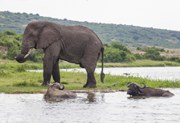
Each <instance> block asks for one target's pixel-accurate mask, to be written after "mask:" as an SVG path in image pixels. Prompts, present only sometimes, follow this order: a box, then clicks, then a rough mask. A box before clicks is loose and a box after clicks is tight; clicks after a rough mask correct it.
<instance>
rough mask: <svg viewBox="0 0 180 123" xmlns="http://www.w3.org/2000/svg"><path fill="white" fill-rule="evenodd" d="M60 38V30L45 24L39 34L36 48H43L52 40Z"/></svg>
mask: <svg viewBox="0 0 180 123" xmlns="http://www.w3.org/2000/svg"><path fill="white" fill-rule="evenodd" d="M58 40H60V32H58V31H57V30H56V29H54V28H53V27H50V26H46V27H44V28H43V30H42V31H41V32H40V34H39V38H38V41H37V44H36V48H39V49H45V48H47V47H48V46H49V45H51V44H52V43H53V42H56V41H58Z"/></svg>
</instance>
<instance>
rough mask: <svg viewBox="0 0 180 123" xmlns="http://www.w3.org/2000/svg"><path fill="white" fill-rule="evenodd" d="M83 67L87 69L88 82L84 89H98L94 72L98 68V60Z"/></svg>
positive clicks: (87, 62)
mask: <svg viewBox="0 0 180 123" xmlns="http://www.w3.org/2000/svg"><path fill="white" fill-rule="evenodd" d="M90 59H91V60H92V58H90ZM83 66H85V69H86V72H87V82H86V84H85V85H84V86H83V87H84V88H96V79H95V76H94V71H95V68H96V60H94V61H90V60H87V61H86V62H85V64H84V65H83Z"/></svg>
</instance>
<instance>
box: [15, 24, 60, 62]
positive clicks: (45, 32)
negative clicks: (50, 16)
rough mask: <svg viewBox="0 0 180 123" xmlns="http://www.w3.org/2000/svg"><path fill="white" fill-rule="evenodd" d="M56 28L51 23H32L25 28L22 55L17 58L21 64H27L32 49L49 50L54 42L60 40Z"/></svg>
mask: <svg viewBox="0 0 180 123" xmlns="http://www.w3.org/2000/svg"><path fill="white" fill-rule="evenodd" d="M54 28H55V26H54V25H53V24H52V23H49V22H31V23H29V24H28V25H27V27H26V28H25V31H24V34H23V42H22V49H21V54H19V55H18V56H17V57H16V60H17V61H18V62H20V63H22V62H25V61H26V59H27V57H28V56H29V55H30V53H31V49H32V48H40V49H44V48H47V47H48V46H49V45H50V44H51V43H52V42H54V41H56V40H57V39H59V37H58V36H59V33H58V32H57V30H56V29H54Z"/></svg>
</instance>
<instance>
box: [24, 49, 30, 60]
mask: <svg viewBox="0 0 180 123" xmlns="http://www.w3.org/2000/svg"><path fill="white" fill-rule="evenodd" d="M31 52H32V49H30V50H29V51H28V53H27V54H26V55H25V56H24V58H27V57H28V56H29V55H30V54H31Z"/></svg>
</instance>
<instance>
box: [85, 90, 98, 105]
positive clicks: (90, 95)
mask: <svg viewBox="0 0 180 123" xmlns="http://www.w3.org/2000/svg"><path fill="white" fill-rule="evenodd" d="M87 99H88V101H89V103H91V102H96V96H95V93H93V92H88V93H87Z"/></svg>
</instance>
